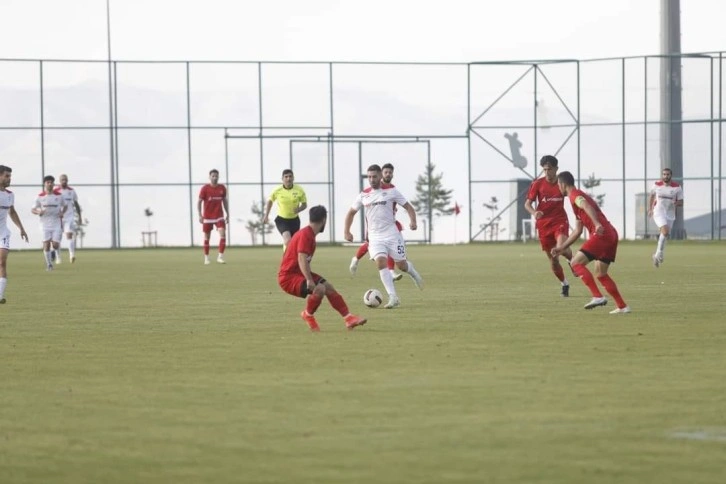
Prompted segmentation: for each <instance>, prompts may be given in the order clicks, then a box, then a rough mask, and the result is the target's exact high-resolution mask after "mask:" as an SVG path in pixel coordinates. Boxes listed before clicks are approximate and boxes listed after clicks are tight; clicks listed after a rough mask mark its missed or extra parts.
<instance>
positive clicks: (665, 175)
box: [660, 168, 673, 183]
mask: <svg viewBox="0 0 726 484" xmlns="http://www.w3.org/2000/svg"><path fill="white" fill-rule="evenodd" d="M671 178H673V170H671V169H670V168H663V171H662V172H661V174H660V179H661V180H663V181H664V182H666V183H670V182H671Z"/></svg>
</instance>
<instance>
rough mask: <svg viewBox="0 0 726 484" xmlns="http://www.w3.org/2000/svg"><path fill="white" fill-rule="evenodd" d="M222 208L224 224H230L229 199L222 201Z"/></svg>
mask: <svg viewBox="0 0 726 484" xmlns="http://www.w3.org/2000/svg"><path fill="white" fill-rule="evenodd" d="M222 207H224V223H226V224H228V223H229V200H228V199H227V197H226V196H225V197H224V200H222Z"/></svg>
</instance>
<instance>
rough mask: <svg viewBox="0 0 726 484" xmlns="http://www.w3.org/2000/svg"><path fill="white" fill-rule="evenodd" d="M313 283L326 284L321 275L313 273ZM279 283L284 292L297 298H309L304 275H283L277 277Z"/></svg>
mask: <svg viewBox="0 0 726 484" xmlns="http://www.w3.org/2000/svg"><path fill="white" fill-rule="evenodd" d="M313 281H315V284H320V283H321V282H324V281H325V279H323V278H322V277H321V276H320V275H319V274H316V273H314V272H313ZM277 283H278V284H280V287H281V288H282V290H283V291H285V292H286V293H288V294H291V295H293V296H296V297H303V298H305V297H308V294H309V291H308V283H307V281H306V280H305V276H303V275H302V274H282V275H278V276H277Z"/></svg>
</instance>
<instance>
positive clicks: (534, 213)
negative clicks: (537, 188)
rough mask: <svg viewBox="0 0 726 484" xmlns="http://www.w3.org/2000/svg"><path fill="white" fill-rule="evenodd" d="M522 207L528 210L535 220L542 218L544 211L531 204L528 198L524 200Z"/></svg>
mask: <svg viewBox="0 0 726 484" xmlns="http://www.w3.org/2000/svg"><path fill="white" fill-rule="evenodd" d="M524 209H525V210H526V211H527V212H529V214H530V215H532V216H534V219H535V220H539V219H540V218H542V215H544V212H541V211H539V210H537V209H535V208H534V207H533V206H532V200H529V199H527V200H525V202H524Z"/></svg>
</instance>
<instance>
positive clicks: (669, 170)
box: [663, 168, 673, 175]
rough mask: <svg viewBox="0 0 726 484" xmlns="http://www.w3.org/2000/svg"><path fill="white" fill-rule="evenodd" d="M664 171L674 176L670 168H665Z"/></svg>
mask: <svg viewBox="0 0 726 484" xmlns="http://www.w3.org/2000/svg"><path fill="white" fill-rule="evenodd" d="M663 171H667V172H668V173H670V174H671V175H672V174H673V170H671V169H670V168H663Z"/></svg>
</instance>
